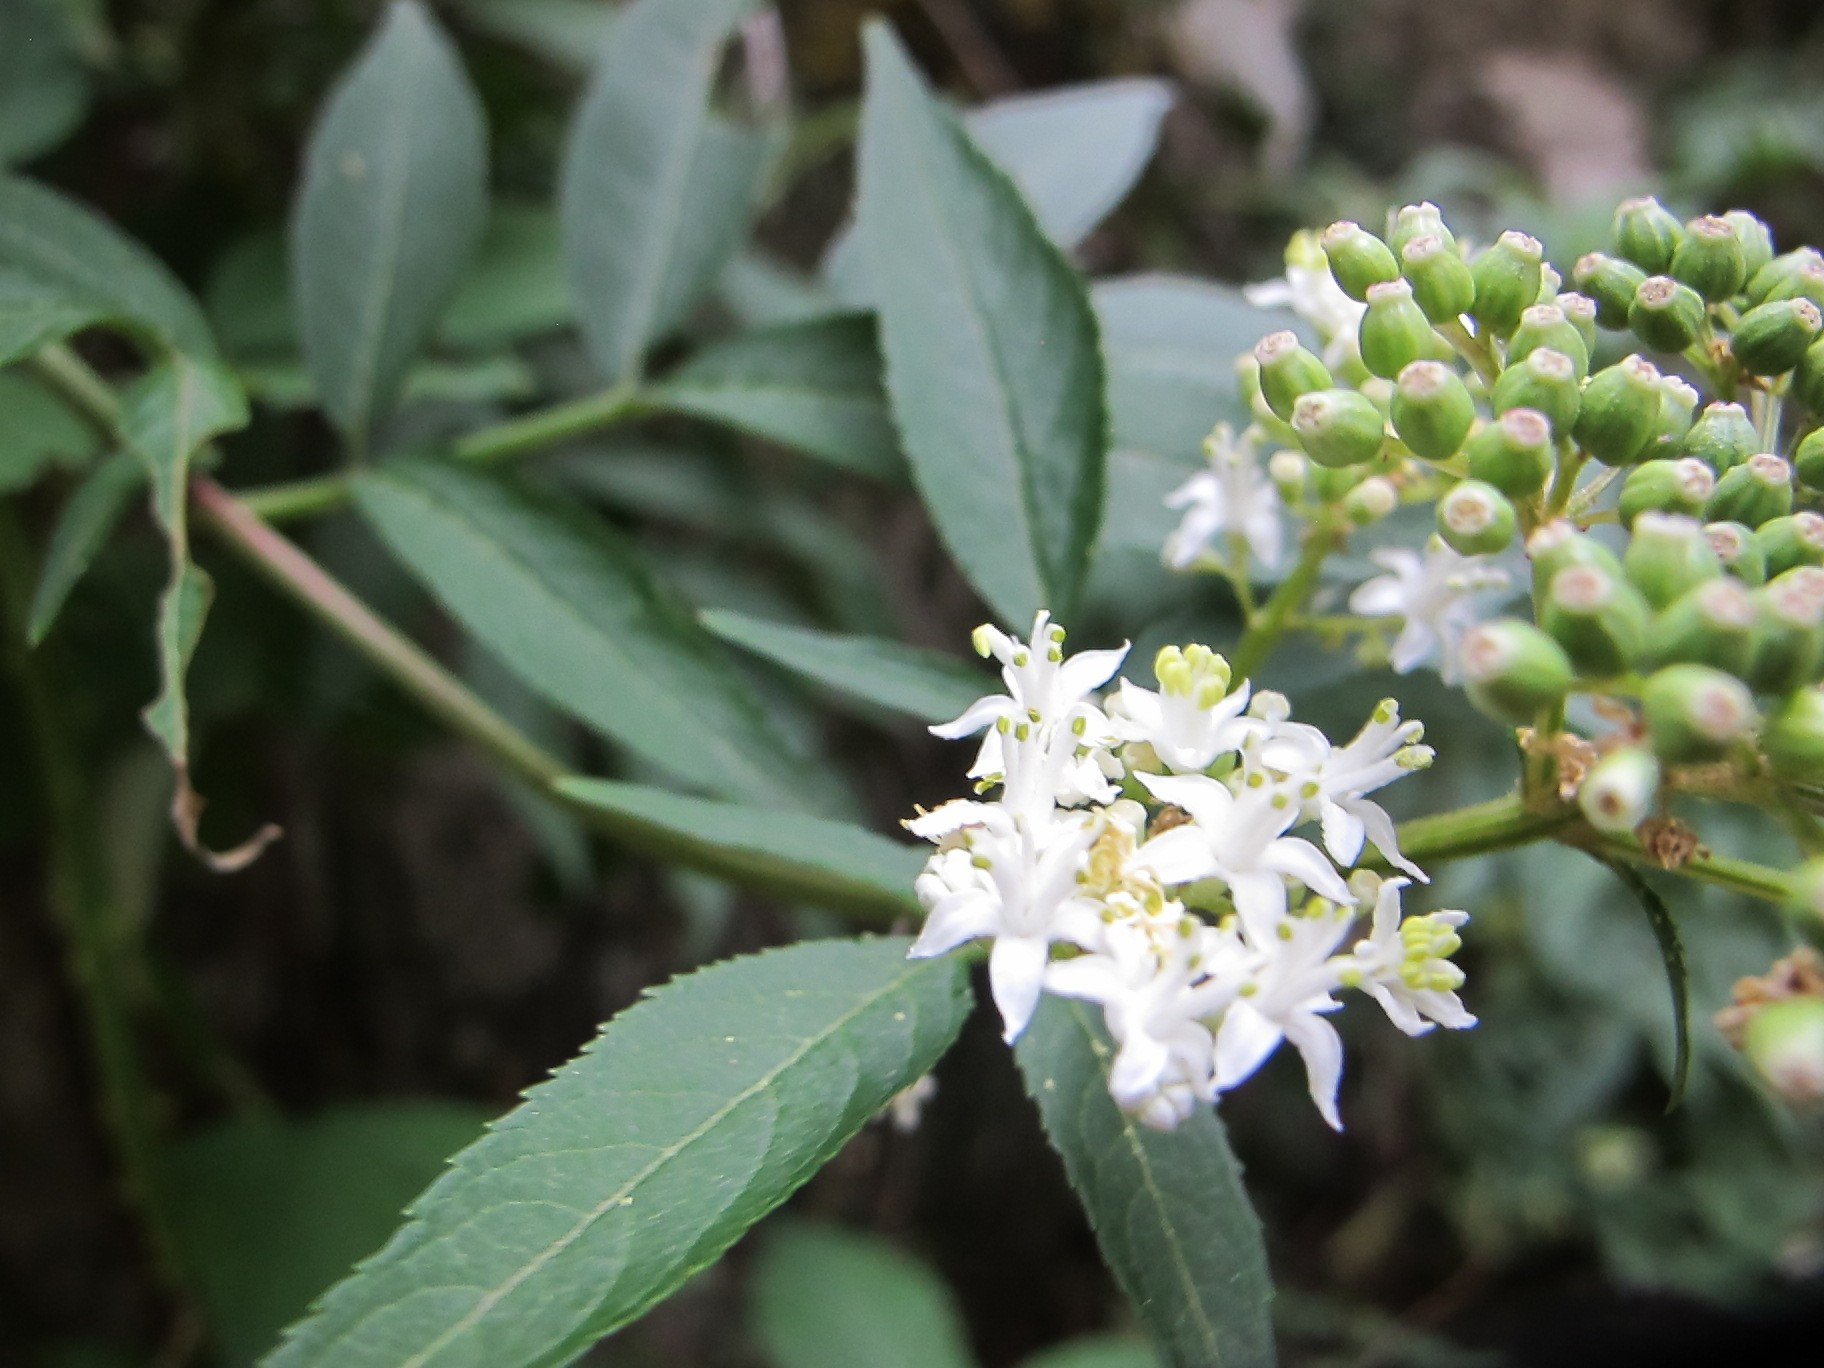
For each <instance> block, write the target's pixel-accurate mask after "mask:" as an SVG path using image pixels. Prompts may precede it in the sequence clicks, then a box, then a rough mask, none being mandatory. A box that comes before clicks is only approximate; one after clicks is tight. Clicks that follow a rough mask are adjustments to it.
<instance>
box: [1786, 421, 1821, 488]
mask: <svg viewBox="0 0 1824 1368" xmlns="http://www.w3.org/2000/svg"><path fill="white" fill-rule="evenodd" d="M1792 468H1793V472H1794V473H1795V474H1797V475H1798V477H1799V483H1800V484H1802V485H1804V486H1805V488H1807V489H1809V490H1812V491H1813V492H1814V493H1815V492H1817V491H1819V490H1824V428H1814V429H1813V430H1812V431H1810V432H1808V433H1806V434H1805V440H1804V441H1802V442H1800V443H1799V445H1798V449H1797V450H1795V451H1794V452H1793V453H1792Z"/></svg>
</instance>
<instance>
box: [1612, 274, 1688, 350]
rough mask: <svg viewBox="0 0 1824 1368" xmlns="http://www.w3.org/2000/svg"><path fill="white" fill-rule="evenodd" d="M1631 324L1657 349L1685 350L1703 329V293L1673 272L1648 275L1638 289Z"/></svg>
mask: <svg viewBox="0 0 1824 1368" xmlns="http://www.w3.org/2000/svg"><path fill="white" fill-rule="evenodd" d="M1628 326H1629V327H1630V328H1632V329H1633V330H1634V335H1635V336H1636V337H1638V338H1640V340H1641V341H1642V342H1645V343H1646V344H1647V345H1648V346H1649V347H1651V348H1653V350H1654V351H1662V352H1682V351H1683V350H1684V349H1685V348H1686V347H1689V346H1690V345H1691V344H1692V343H1693V342H1695V341H1697V337H1698V334H1699V333H1700V332H1702V331H1703V327H1704V301H1703V297H1702V296H1701V295H1699V294H1698V292H1697V291H1696V290H1694V289H1692V288H1691V287H1690V286H1689V285H1681V284H1679V282H1678V281H1676V280H1674V279H1672V277H1671V276H1663V275H1656V276H1648V277H1647V278H1646V279H1645V280H1643V281H1641V282H1640V288H1639V289H1637V290H1635V291H1634V302H1633V303H1632V304H1631V305H1629V306H1628Z"/></svg>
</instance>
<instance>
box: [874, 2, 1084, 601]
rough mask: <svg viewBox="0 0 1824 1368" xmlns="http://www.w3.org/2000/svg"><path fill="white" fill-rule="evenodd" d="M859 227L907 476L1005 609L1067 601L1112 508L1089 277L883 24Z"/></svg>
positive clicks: (970, 571) (877, 41)
mask: <svg viewBox="0 0 1824 1368" xmlns="http://www.w3.org/2000/svg"><path fill="white" fill-rule="evenodd" d="M865 46H866V50H867V58H868V62H867V65H868V91H867V99H866V102H865V105H864V107H863V111H862V132H861V193H860V224H861V228H860V231H861V238H862V243H863V247H864V249H865V251H866V253H867V257H868V262H869V272H870V275H871V276H872V278H873V280H874V282H875V288H876V291H877V293H878V296H879V299H878V303H879V309H880V325H881V339H882V346H883V349H884V351H885V353H886V360H887V389H888V392H889V394H890V395H891V396H892V401H893V413H894V417H895V419H896V420H897V422H898V425H899V429H900V434H901V436H902V438H903V440H904V445H905V449H906V455H907V457H908V458H909V459H910V461H911V465H912V474H913V479H914V480H915V481H916V483H917V484H918V487H919V491H920V493H921V494H922V495H923V496H924V499H925V503H926V505H927V506H928V507H929V508H930V510H931V515H932V518H933V520H934V521H935V522H936V524H937V529H938V532H939V533H940V535H941V536H942V537H943V539H944V541H945V543H946V544H947V545H948V547H949V548H950V552H951V554H952V555H954V556H955V557H956V560H957V563H958V564H959V565H960V566H961V567H962V569H963V571H964V573H965V574H966V575H967V576H968V577H969V579H970V581H971V582H972V583H973V584H974V585H975V587H976V588H977V589H978V590H979V591H980V592H981V594H982V596H983V597H984V598H985V599H987V600H988V602H989V604H990V605H991V606H992V607H993V609H994V610H995V612H996V613H997V614H998V615H999V616H1000V617H1001V618H1002V619H1004V620H1005V621H1007V622H1009V623H1016V624H1019V623H1024V622H1026V621H1028V620H1029V619H1030V618H1031V617H1032V615H1033V613H1034V612H1035V611H1036V610H1037V609H1039V608H1051V609H1053V610H1054V611H1056V612H1058V613H1061V614H1068V612H1069V611H1070V608H1071V605H1072V601H1073V599H1074V598H1075V595H1076V593H1077V590H1078V588H1079V587H1080V585H1081V584H1082V581H1083V576H1084V571H1085V568H1086V565H1087V561H1088V557H1089V551H1090V547H1091V546H1092V545H1093V543H1094V541H1095V537H1096V528H1097V525H1098V523H1099V522H1100V520H1101V515H1102V491H1103V466H1104V457H1105V449H1106V446H1107V417H1106V414H1105V413H1104V411H1103V408H1102V391H1103V374H1102V355H1101V350H1100V346H1099V343H1098V342H1097V338H1096V320H1095V315H1094V314H1093V313H1092V312H1091V310H1090V306H1089V298H1088V295H1087V293H1086V291H1085V289H1084V286H1083V282H1082V280H1081V279H1080V278H1079V277H1078V275H1077V273H1076V271H1075V270H1074V268H1072V266H1071V265H1070V263H1069V262H1067V261H1066V260H1065V259H1064V257H1063V255H1062V254H1061V253H1060V252H1059V251H1058V249H1057V248H1056V247H1055V246H1053V245H1052V244H1051V243H1050V242H1049V241H1048V240H1047V239H1046V238H1045V236H1044V234H1043V232H1042V231H1041V230H1040V228H1039V225H1038V223H1037V222H1036V221H1035V220H1034V219H1033V217H1032V213H1031V211H1030V210H1029V209H1028V208H1027V207H1026V205H1025V203H1024V201H1022V200H1021V198H1020V195H1019V191H1018V190H1017V189H1015V187H1014V185H1013V183H1012V182H1011V181H1009V180H1008V179H1007V177H1006V176H1005V174H1003V173H1002V172H1000V171H999V170H997V169H996V168H995V167H994V166H993V164H992V163H990V162H989V161H988V159H987V158H986V157H984V156H983V155H982V153H981V152H980V151H979V150H978V149H977V148H976V147H975V146H974V145H973V144H972V143H971V142H970V141H969V139H968V138H967V137H966V136H965V135H964V134H963V132H962V130H961V129H960V128H959V127H958V126H957V123H956V120H955V119H954V117H952V116H951V115H950V114H949V113H948V112H947V111H946V110H944V109H943V108H942V106H940V105H939V104H938V103H937V102H936V101H935V100H933V99H932V97H931V95H930V93H929V92H928V91H927V90H926V89H925V87H924V83H923V82H922V81H921V80H920V79H919V77H918V74H917V73H916V72H915V71H914V70H913V69H912V67H911V64H910V63H909V62H908V61H907V59H906V56H905V53H904V52H903V51H902V50H901V48H900V46H899V44H898V42H897V40H896V39H895V38H894V37H893V35H892V32H891V31H890V30H889V29H887V28H886V27H884V26H883V25H881V24H879V23H874V24H871V25H870V26H869V28H868V30H867V36H866V42H865Z"/></svg>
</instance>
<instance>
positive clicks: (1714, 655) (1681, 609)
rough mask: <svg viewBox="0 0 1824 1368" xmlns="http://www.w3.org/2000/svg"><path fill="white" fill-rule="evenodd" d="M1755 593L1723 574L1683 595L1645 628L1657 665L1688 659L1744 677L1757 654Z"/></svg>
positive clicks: (1649, 654)
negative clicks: (1755, 642) (1755, 647)
mask: <svg viewBox="0 0 1824 1368" xmlns="http://www.w3.org/2000/svg"><path fill="white" fill-rule="evenodd" d="M1756 615H1757V610H1756V608H1755V603H1754V596H1753V595H1752V594H1751V593H1750V592H1749V591H1748V589H1747V588H1746V587H1745V586H1744V585H1742V584H1740V583H1738V582H1737V581H1736V580H1733V579H1731V578H1729V577H1728V576H1726V575H1725V576H1723V577H1722V578H1720V579H1713V580H1706V581H1705V582H1704V583H1702V584H1700V585H1698V586H1696V587H1695V588H1693V589H1689V590H1687V591H1685V593H1683V594H1681V595H1680V596H1679V597H1678V598H1677V599H1676V600H1674V602H1673V603H1672V605H1671V606H1670V607H1668V608H1667V609H1666V610H1665V612H1663V613H1661V614H1659V615H1658V616H1657V617H1655V618H1654V619H1653V622H1652V624H1651V625H1650V626H1649V627H1648V628H1647V652H1646V658H1647V660H1648V661H1649V662H1651V663H1652V664H1653V666H1655V667H1656V668H1657V667H1659V666H1662V665H1676V664H1679V663H1680V662H1687V663H1689V664H1692V665H1713V666H1715V667H1716V668H1717V669H1719V670H1727V671H1728V672H1729V673H1730V674H1732V675H1740V674H1741V673H1742V672H1743V671H1744V670H1746V669H1747V668H1748V662H1749V661H1750V660H1751V659H1752V658H1753V651H1754V624H1755V620H1756Z"/></svg>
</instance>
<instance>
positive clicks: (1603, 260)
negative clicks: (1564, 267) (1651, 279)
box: [1571, 252, 1647, 332]
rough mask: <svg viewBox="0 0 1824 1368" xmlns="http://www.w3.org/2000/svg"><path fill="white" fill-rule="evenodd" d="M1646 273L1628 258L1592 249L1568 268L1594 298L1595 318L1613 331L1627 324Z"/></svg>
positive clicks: (1584, 291)
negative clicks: (1635, 296) (1637, 291)
mask: <svg viewBox="0 0 1824 1368" xmlns="http://www.w3.org/2000/svg"><path fill="white" fill-rule="evenodd" d="M1646 278H1647V273H1646V272H1645V271H1643V270H1641V269H1640V267H1638V266H1636V265H1635V264H1634V263H1633V262H1631V261H1623V260H1622V259H1621V258H1620V257H1612V256H1608V255H1606V254H1604V253H1602V252H1591V253H1589V254H1588V255H1587V256H1582V257H1579V258H1578V259H1577V264H1576V265H1575V266H1574V267H1572V268H1571V282H1572V283H1573V284H1574V285H1576V286H1577V288H1578V289H1579V290H1581V291H1582V292H1583V293H1584V294H1586V295H1588V296H1589V297H1590V298H1591V299H1593V300H1595V301H1596V321H1597V322H1598V323H1600V324H1601V325H1602V326H1603V327H1605V328H1608V329H1609V330H1611V331H1613V332H1619V331H1620V330H1621V329H1623V328H1625V327H1627V326H1628V310H1629V309H1630V308H1631V307H1633V304H1634V291H1636V290H1637V289H1639V288H1640V282H1641V281H1643V280H1645V279H1646Z"/></svg>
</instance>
